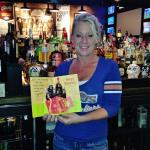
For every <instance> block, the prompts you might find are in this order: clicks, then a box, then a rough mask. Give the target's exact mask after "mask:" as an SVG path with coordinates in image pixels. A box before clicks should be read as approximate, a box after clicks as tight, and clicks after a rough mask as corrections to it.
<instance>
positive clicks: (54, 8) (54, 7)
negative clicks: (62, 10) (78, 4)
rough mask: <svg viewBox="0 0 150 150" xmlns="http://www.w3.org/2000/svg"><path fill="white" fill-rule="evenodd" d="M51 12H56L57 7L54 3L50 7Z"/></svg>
mask: <svg viewBox="0 0 150 150" xmlns="http://www.w3.org/2000/svg"><path fill="white" fill-rule="evenodd" d="M50 11H51V12H58V11H59V9H58V8H57V6H56V4H53V8H52V9H50Z"/></svg>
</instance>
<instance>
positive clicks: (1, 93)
mask: <svg viewBox="0 0 150 150" xmlns="http://www.w3.org/2000/svg"><path fill="white" fill-rule="evenodd" d="M0 97H5V83H0Z"/></svg>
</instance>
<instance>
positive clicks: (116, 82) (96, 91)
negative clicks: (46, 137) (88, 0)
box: [55, 57, 122, 141]
mask: <svg viewBox="0 0 150 150" xmlns="http://www.w3.org/2000/svg"><path fill="white" fill-rule="evenodd" d="M72 61H73V60H70V61H66V62H64V63H62V64H61V65H60V66H59V67H58V68H57V69H56V72H55V76H61V75H67V74H69V68H70V65H71V63H72ZM121 83H122V82H121V78H120V73H119V69H118V66H117V64H116V63H115V62H114V61H113V60H111V59H105V58H103V57H100V59H99V62H98V64H97V67H96V70H95V72H94V74H93V75H92V77H91V78H90V79H89V80H88V81H87V82H85V83H84V84H82V85H80V86H79V89H80V96H81V105H82V112H78V114H80V115H83V114H86V113H89V112H91V111H94V110H96V109H98V108H101V107H102V108H105V109H106V111H107V112H108V117H112V116H114V115H116V114H117V112H118V110H119V107H120V102H121V93H122V90H121V88H120V86H121ZM107 128H108V127H107V119H101V120H95V121H89V122H84V123H78V124H72V125H65V124H63V123H61V122H58V123H57V125H56V128H55V132H56V133H57V134H59V135H61V136H63V137H65V138H68V139H69V140H71V139H72V140H74V141H91V140H97V139H103V138H107V132H108V131H107Z"/></svg>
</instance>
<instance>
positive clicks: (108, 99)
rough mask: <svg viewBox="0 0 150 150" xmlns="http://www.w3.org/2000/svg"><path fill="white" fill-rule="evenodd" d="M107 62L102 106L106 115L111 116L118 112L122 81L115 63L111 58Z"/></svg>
mask: <svg viewBox="0 0 150 150" xmlns="http://www.w3.org/2000/svg"><path fill="white" fill-rule="evenodd" d="M108 62H109V63H108V64H107V65H108V71H107V74H106V78H105V79H106V80H105V81H104V94H103V95H104V96H103V102H102V107H103V108H104V109H105V110H106V111H107V113H108V117H113V116H115V115H116V114H117V113H118V110H119V108H120V104H121V94H122V81H121V77H120V72H119V68H118V65H117V63H115V62H114V61H113V60H108Z"/></svg>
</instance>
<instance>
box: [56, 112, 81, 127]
mask: <svg viewBox="0 0 150 150" xmlns="http://www.w3.org/2000/svg"><path fill="white" fill-rule="evenodd" d="M57 119H58V120H59V121H60V122H62V123H64V124H66V125H70V124H76V123H80V122H82V116H80V115H78V114H76V113H70V114H63V115H60V116H58V118H57Z"/></svg>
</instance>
